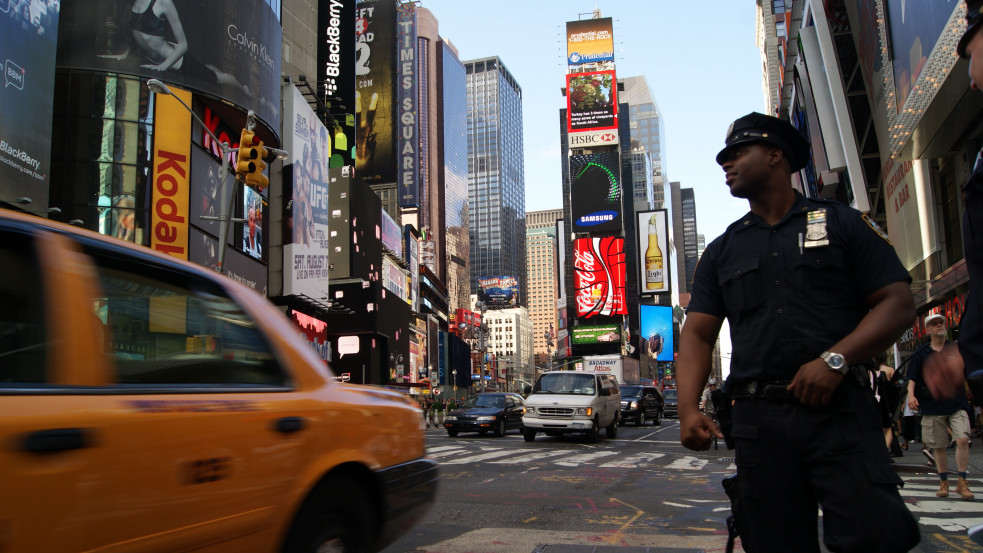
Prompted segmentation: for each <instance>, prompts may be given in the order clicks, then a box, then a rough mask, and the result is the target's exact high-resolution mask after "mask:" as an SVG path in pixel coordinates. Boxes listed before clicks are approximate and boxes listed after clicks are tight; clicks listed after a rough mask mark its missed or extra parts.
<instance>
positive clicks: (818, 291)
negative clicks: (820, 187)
mask: <svg viewBox="0 0 983 553" xmlns="http://www.w3.org/2000/svg"><path fill="white" fill-rule="evenodd" d="M809 148H810V146H809V143H808V142H807V141H806V140H805V139H804V138H803V137H802V135H801V134H799V132H798V131H797V130H796V129H795V128H794V127H792V126H791V125H790V124H789V123H788V122H786V121H783V120H780V119H777V118H775V117H770V116H767V115H762V114H760V113H751V114H749V115H747V116H745V117H741V118H740V119H738V120H737V121H735V122H734V124H733V125H732V126H731V128H730V130H729V131H728V132H727V136H726V140H725V147H724V149H723V150H721V152H720V153H719V154H718V155H717V162H718V163H719V164H720V165H721V166H722V167H723V170H724V173H725V178H726V183H727V186H728V187H729V188H730V193H731V195H732V196H735V197H738V198H743V199H746V200H747V201H748V203H749V206H750V212H749V213H748V214H747V215H745V216H744V217H742V218H741V219H739V220H738V221H736V222H735V223H733V224H731V225H730V226H729V227H728V228H727V230H726V231H725V232H724V234H723V235H721V236H720V237H718V238H717V239H715V240H714V241H713V242H711V243H710V245H709V246H707V248H706V250H705V252H704V254H703V256H702V257H701V259H700V263H699V264H698V265H697V268H696V274H695V277H694V279H693V288H692V296H691V299H690V303H689V307H688V310H687V317H686V322H685V324H684V326H683V329H682V332H681V335H680V350H679V358H678V364H677V371H676V372H677V386H678V389H679V416H680V439H681V441H682V443H683V445H684V446H686V447H687V448H689V449H693V450H705V449H707V448H709V446H710V443H711V436H713V435H717V436H720V437H724V434H723V433H722V432H721V429H720V427H718V426H717V424H715V423H714V422H712V421H711V420H710V418H709V417H707V416H706V415H704V414H701V413H700V412H699V400H700V391H701V390H702V389H703V386H704V384H705V383H706V382H707V378H708V376H709V373H710V361H711V355H712V352H713V347H714V344H715V343H716V339H717V334H718V332H719V331H720V327H721V325H722V323H723V321H724V319H725V318H726V319H727V320H728V321H729V323H730V333H731V342H732V344H733V352H732V356H731V368H730V375H729V376H728V378H727V381H726V382H725V383H724V391H725V392H726V393H727V394H728V395H729V397H730V398H732V400H733V406H732V409H731V410H730V413H729V418H730V419H731V422H732V425H731V428H732V431H731V432H730V435H731V436H730V437H731V438H732V439H733V443H734V444H735V447H736V451H735V459H734V460H735V464H736V466H737V481H736V484H735V485H734V486H728V494H729V495H731V494H733V495H731V497H732V510H733V512H734V517H735V522H736V525H737V527H738V531H739V533H740V536H741V543H742V545H743V546H744V549H745V551H748V552H751V553H760V552H778V551H781V552H788V551H810V552H811V551H818V550H819V536H818V520H817V514H818V511H819V509H817V503H818V506H820V507H821V508H822V513H823V541H824V543H825V544H826V547H827V548H828V549H829V550H830V551H838V552H856V553H860V552H863V553H871V552H892V553H895V552H899V551H908V550H910V549H911V548H912V547H914V546H915V545H916V544H917V543H918V542H919V540H920V535H919V530H918V525H917V523H916V522H915V518H914V516H913V515H912V514H911V512H910V511H909V510H908V508H907V507H906V506H905V504H904V501H902V499H901V496H900V494H899V493H898V486H899V485H901V484H902V481H901V478H900V477H899V476H898V475H897V474H896V473H895V472H894V470H893V469H892V466H891V459H890V457H889V456H888V451H887V448H885V447H884V436H883V433H882V429H881V417H880V412H879V411H878V407H877V404H876V403H875V400H874V396H873V392H872V390H871V388H870V380H869V376H868V374H867V369H866V367H864V366H863V365H862V364H863V363H868V362H869V361H870V360H871V359H872V357H873V356H874V355H875V354H876V353H878V352H880V351H883V350H885V349H887V348H888V347H889V346H890V345H891V344H892V343H894V342H895V340H897V339H898V338H899V337H900V336H901V334H902V332H903V331H904V330H906V329H907V328H909V327H910V326H911V324H912V323H913V321H914V315H915V312H914V300H913V298H912V294H911V290H910V288H909V283H910V282H911V278H910V277H909V275H908V272H907V270H905V268H904V266H903V265H902V264H901V262H900V260H899V259H898V256H897V254H896V253H895V251H894V248H893V247H892V246H891V244H890V243H889V242H888V240H887V237H886V235H885V234H884V233H883V232H882V231H881V230H880V229H879V228H878V227H877V225H876V224H874V223H873V221H871V220H870V219H869V218H868V217H866V216H864V215H862V214H861V213H860V212H858V211H856V210H854V209H852V208H849V207H846V206H843V205H842V204H839V203H836V202H833V201H828V200H819V199H810V198H805V197H804V196H802V195H801V194H800V193H799V192H797V191H796V190H795V189H793V188H792V186H791V174H792V173H793V172H796V171H799V170H801V169H803V168H804V167H805V166H806V164H807V162H808V158H809ZM717 416H718V418H719V419H720V420H721V421H724V419H725V415H724V414H723V413H722V412H720V411H718V413H717ZM729 482H731V481H730V480H728V483H729Z"/></svg>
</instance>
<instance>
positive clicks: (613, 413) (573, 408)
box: [522, 371, 621, 443]
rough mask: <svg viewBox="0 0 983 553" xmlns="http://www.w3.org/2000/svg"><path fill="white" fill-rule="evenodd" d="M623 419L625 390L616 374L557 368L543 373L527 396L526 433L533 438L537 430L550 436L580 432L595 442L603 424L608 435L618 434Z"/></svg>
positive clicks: (528, 437)
mask: <svg viewBox="0 0 983 553" xmlns="http://www.w3.org/2000/svg"><path fill="white" fill-rule="evenodd" d="M620 419H621V392H620V391H619V389H618V380H617V379H616V378H615V377H614V376H612V375H610V374H598V373H591V372H586V371H553V372H548V373H543V374H541V375H540V376H539V378H538V379H537V380H536V385H535V386H534V387H533V389H532V394H530V395H529V397H527V398H526V411H525V414H523V415H522V426H523V429H522V437H523V438H524V439H525V440H526V441H527V442H531V441H533V440H535V439H536V433H537V432H543V433H544V434H546V435H547V436H560V435H562V434H566V433H571V432H576V433H582V434H584V435H585V436H587V441H589V442H591V443H594V442H597V440H598V438H599V436H600V430H601V429H602V428H603V429H604V430H605V434H606V435H607V437H608V438H612V439H613V438H615V437H616V436H617V435H618V421H619V420H620Z"/></svg>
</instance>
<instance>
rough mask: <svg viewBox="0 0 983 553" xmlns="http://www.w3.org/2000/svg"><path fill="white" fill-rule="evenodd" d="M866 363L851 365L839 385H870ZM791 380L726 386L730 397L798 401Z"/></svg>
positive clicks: (753, 381) (754, 381) (761, 381)
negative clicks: (789, 387) (790, 385)
mask: <svg viewBox="0 0 983 553" xmlns="http://www.w3.org/2000/svg"><path fill="white" fill-rule="evenodd" d="M867 371H868V369H867V366H866V365H851V366H850V370H849V371H847V373H846V374H845V375H843V381H842V382H840V386H849V387H851V388H853V387H863V386H870V380H869V376H868V372H867ZM791 383H792V381H791V380H752V381H750V382H741V383H740V384H735V385H733V386H728V389H727V394H728V395H729V396H730V397H731V398H732V399H740V398H751V399H770V400H772V401H791V402H798V401H799V399H798V398H797V397H795V394H793V393H792V392H790V391H789V390H788V385H789V384H791Z"/></svg>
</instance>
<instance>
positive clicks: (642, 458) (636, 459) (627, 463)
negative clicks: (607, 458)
mask: <svg viewBox="0 0 983 553" xmlns="http://www.w3.org/2000/svg"><path fill="white" fill-rule="evenodd" d="M665 456H666V454H665V453H638V454H636V455H629V456H627V457H625V458H624V459H619V460H617V461H611V462H610V463H604V464H603V465H601V468H626V469H630V468H635V467H637V466H638V465H644V464H646V463H648V462H650V461H652V460H653V459H659V458H661V457H665Z"/></svg>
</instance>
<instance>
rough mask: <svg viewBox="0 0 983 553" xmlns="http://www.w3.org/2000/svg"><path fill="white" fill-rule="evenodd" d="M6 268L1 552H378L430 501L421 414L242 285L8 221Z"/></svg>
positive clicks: (1, 302) (1, 297)
mask: <svg viewBox="0 0 983 553" xmlns="http://www.w3.org/2000/svg"><path fill="white" fill-rule="evenodd" d="M0 266H2V267H3V268H4V270H3V271H0V358H2V359H3V361H2V362H0V398H2V399H0V442H2V443H3V444H5V445H4V447H3V448H0V490H3V493H2V494H0V549H2V550H3V551H5V552H8V553H17V552H35V551H110V550H112V551H123V550H126V551H133V552H142V551H191V550H195V551H199V550H201V551H203V550H206V549H207V550H208V551H214V552H224V551H230V552H231V551H263V552H274V551H275V552H280V551H291V552H292V551H298V552H307V553H313V552H315V551H322V550H331V551H344V552H352V551H359V552H361V551H378V550H381V549H382V548H384V547H385V546H386V545H388V544H390V543H392V542H393V541H394V540H395V539H396V538H397V537H399V536H400V535H402V534H404V533H406V532H407V531H408V530H409V529H410V528H411V527H412V526H413V525H414V524H416V523H417V522H418V521H420V520H421V519H422V518H423V517H424V516H425V515H426V512H427V510H428V509H429V508H430V506H431V505H432V503H433V501H434V496H435V493H436V487H437V466H436V463H435V462H434V461H432V460H430V459H428V458H426V457H425V451H424V446H425V436H424V429H423V425H422V421H421V417H420V415H419V410H418V409H417V408H416V407H415V406H414V405H413V404H411V403H410V402H409V401H407V400H406V398H405V397H404V396H403V395H402V394H399V393H396V392H390V391H386V390H383V389H381V388H376V387H371V386H361V385H353V384H347V383H342V382H340V381H338V379H336V378H335V377H334V375H333V374H332V372H331V370H330V368H329V367H327V366H326V365H325V363H324V361H323V360H321V359H320V358H319V357H317V355H316V354H314V352H313V351H312V350H311V348H310V346H308V345H307V344H306V343H304V342H303V341H302V340H301V339H300V338H299V336H298V335H299V331H298V329H297V328H295V327H294V326H293V325H292V324H291V322H290V320H289V319H288V318H287V317H286V316H284V314H283V312H282V311H280V310H278V309H277V308H276V307H275V306H273V304H271V303H270V302H269V301H268V300H267V299H266V298H264V297H263V296H261V295H260V294H258V293H256V292H254V291H253V290H250V289H248V288H247V287H245V286H243V285H241V284H239V283H237V282H235V281H234V280H233V279H231V278H228V277H226V276H223V275H221V274H217V273H215V272H214V271H210V270H207V269H205V268H204V267H201V266H198V265H194V264H192V263H189V262H186V261H182V260H179V259H176V258H173V257H169V256H166V255H163V254H158V253H156V252H154V251H152V250H151V249H150V248H146V247H141V246H136V245H133V244H130V243H128V242H123V241H121V240H117V239H115V238H108V237H105V236H102V235H99V234H96V233H94V232H90V231H86V230H82V229H79V228H76V227H71V226H68V225H62V224H58V223H53V222H49V221H47V220H44V219H40V218H38V217H32V216H27V215H21V214H16V213H12V212H10V211H7V210H0ZM381 421H385V423H382V422H381Z"/></svg>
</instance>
